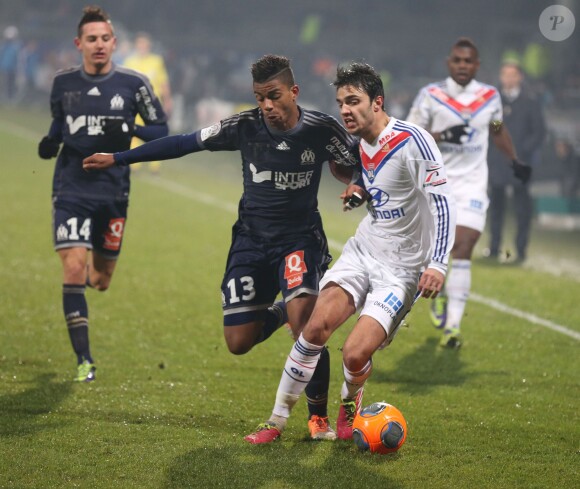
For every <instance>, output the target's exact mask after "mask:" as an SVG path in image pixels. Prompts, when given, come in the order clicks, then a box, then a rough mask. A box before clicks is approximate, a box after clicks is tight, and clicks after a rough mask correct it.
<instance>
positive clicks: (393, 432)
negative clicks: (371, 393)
mask: <svg viewBox="0 0 580 489" xmlns="http://www.w3.org/2000/svg"><path fill="white" fill-rule="evenodd" d="M352 437H353V439H354V442H355V443H356V445H357V447H358V448H359V449H361V450H369V451H371V452H374V453H392V452H396V451H397V450H398V449H399V448H401V446H402V445H403V443H405V440H406V439H407V422H406V421H405V418H404V416H403V414H402V413H401V411H399V410H398V409H397V408H396V407H395V406H392V405H391V404H387V403H386V402H375V403H373V404H371V405H370V406H367V407H365V408H363V409H361V410H360V412H359V413H358V414H357V415H356V417H355V418H354V422H353V424H352Z"/></svg>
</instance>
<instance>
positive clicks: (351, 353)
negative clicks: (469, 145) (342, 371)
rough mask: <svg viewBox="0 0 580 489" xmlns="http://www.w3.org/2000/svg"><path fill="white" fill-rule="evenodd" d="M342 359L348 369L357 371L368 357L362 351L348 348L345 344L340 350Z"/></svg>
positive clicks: (366, 361)
mask: <svg viewBox="0 0 580 489" xmlns="http://www.w3.org/2000/svg"><path fill="white" fill-rule="evenodd" d="M342 361H343V363H344V366H345V367H346V368H347V369H348V370H350V371H351V372H358V371H360V370H361V369H362V368H363V367H364V366H365V365H366V364H367V363H368V361H369V358H367V355H366V354H364V353H363V352H362V351H356V350H349V349H348V348H346V345H345V348H343V350H342Z"/></svg>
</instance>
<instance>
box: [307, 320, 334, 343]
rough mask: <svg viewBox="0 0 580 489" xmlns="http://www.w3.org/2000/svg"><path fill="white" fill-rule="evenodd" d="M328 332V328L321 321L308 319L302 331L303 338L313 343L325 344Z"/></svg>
mask: <svg viewBox="0 0 580 489" xmlns="http://www.w3.org/2000/svg"><path fill="white" fill-rule="evenodd" d="M330 334H331V330H330V328H329V327H328V325H327V324H326V323H324V322H323V321H310V322H309V323H308V324H307V325H306V327H305V328H304V331H303V332H302V336H303V337H304V339H305V340H306V341H308V342H310V343H312V344H314V345H324V344H326V342H327V341H328V338H329V337H330Z"/></svg>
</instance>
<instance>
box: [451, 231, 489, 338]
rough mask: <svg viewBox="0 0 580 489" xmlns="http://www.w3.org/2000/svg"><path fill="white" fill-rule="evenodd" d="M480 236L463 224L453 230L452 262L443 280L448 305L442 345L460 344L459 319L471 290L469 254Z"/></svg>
mask: <svg viewBox="0 0 580 489" xmlns="http://www.w3.org/2000/svg"><path fill="white" fill-rule="evenodd" d="M480 236H481V232H480V231H477V230H475V229H471V228H468V227H465V226H457V228H456V230H455V244H454V246H453V250H452V252H451V255H452V258H453V263H452V266H451V270H450V271H449V273H448V274H447V279H446V281H445V288H446V291H447V297H448V305H447V324H446V326H445V329H444V330H443V337H442V339H441V345H442V346H447V347H450V348H459V347H460V346H461V320H462V319H463V315H464V313H465V306H466V304H467V299H468V298H469V292H470V290H471V255H472V253H473V249H474V248H475V245H476V243H477V240H478V239H479V237H480Z"/></svg>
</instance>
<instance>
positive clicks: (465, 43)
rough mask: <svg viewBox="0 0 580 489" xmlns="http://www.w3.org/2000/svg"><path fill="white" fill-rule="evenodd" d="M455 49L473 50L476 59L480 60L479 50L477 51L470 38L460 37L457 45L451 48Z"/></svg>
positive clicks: (456, 42)
mask: <svg viewBox="0 0 580 489" xmlns="http://www.w3.org/2000/svg"><path fill="white" fill-rule="evenodd" d="M455 48H469V49H473V52H474V53H475V57H476V58H479V50H478V49H477V46H476V45H475V43H474V42H473V41H472V40H471V39H470V38H469V37H460V38H459V39H457V41H455V44H454V45H453V46H452V47H451V49H455Z"/></svg>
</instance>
